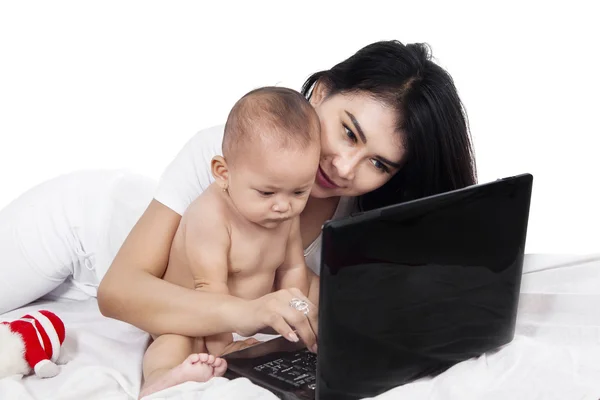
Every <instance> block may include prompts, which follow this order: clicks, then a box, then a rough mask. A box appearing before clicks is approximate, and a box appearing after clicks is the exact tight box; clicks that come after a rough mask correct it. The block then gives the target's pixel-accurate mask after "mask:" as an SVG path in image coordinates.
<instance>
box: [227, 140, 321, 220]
mask: <svg viewBox="0 0 600 400" xmlns="http://www.w3.org/2000/svg"><path fill="white" fill-rule="evenodd" d="M319 152H320V148H319V146H318V143H315V144H314V145H311V146H310V147H308V148H305V149H302V150H296V149H294V150H289V151H286V150H278V151H272V150H267V149H264V150H262V151H261V150H260V149H258V150H257V149H252V151H250V149H248V151H247V153H246V154H244V155H239V158H236V160H235V165H232V166H230V171H229V189H228V191H229V195H230V197H231V200H232V201H233V203H234V205H235V207H236V208H237V209H238V211H239V212H240V214H242V216H244V217H245V218H246V219H248V220H249V221H251V222H254V223H256V224H258V225H261V226H263V227H265V228H275V227H277V226H278V225H279V224H280V223H281V222H283V221H286V220H289V219H291V218H294V217H296V216H298V215H299V214H300V213H301V212H302V210H304V207H305V206H306V202H307V200H308V196H309V194H310V191H311V189H312V186H313V184H314V181H315V176H316V173H317V168H318V167H319Z"/></svg>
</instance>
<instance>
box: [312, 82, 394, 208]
mask: <svg viewBox="0 0 600 400" xmlns="http://www.w3.org/2000/svg"><path fill="white" fill-rule="evenodd" d="M310 102H311V104H312V105H313V106H314V107H315V110H316V111H317V114H318V116H319V119H320V121H321V159H320V163H319V169H318V171H317V177H316V180H315V185H314V186H313V190H312V192H311V196H313V197H316V198H326V197H337V196H360V195H363V194H365V193H368V192H371V191H373V190H375V189H377V188H379V187H381V186H383V185H384V184H385V183H386V182H387V181H388V180H390V179H391V178H392V176H393V175H394V174H395V173H396V172H398V170H399V168H400V163H401V161H402V158H403V156H404V153H405V151H404V148H403V146H402V143H401V137H400V134H399V133H398V132H397V131H396V129H395V126H396V123H397V117H396V113H395V112H394V111H393V110H392V109H391V108H389V107H387V106H385V105H384V104H382V103H381V102H379V101H377V100H374V99H372V98H371V97H370V96H369V95H367V94H363V93H353V94H336V95H333V96H330V97H326V96H325V92H324V87H323V85H320V84H317V86H316V87H315V89H314V90H313V94H312V96H311V100H310Z"/></svg>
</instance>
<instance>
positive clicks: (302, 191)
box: [294, 190, 306, 196]
mask: <svg viewBox="0 0 600 400" xmlns="http://www.w3.org/2000/svg"><path fill="white" fill-rule="evenodd" d="M304 193H306V190H296V191H295V192H294V194H295V195H296V196H302V195H303V194H304Z"/></svg>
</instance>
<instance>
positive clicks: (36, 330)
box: [3, 310, 65, 373]
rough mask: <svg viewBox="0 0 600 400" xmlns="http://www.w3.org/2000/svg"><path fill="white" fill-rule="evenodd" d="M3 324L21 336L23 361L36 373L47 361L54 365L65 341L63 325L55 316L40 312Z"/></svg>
mask: <svg viewBox="0 0 600 400" xmlns="http://www.w3.org/2000/svg"><path fill="white" fill-rule="evenodd" d="M3 324H6V325H8V326H9V328H10V330H11V331H12V332H13V333H16V334H18V335H19V336H21V338H22V340H23V344H24V345H25V354H24V355H25V360H26V361H27V363H28V364H29V366H30V367H31V368H32V369H33V370H35V371H36V373H37V372H38V369H39V367H41V366H42V365H43V364H46V363H48V362H49V361H52V362H53V363H56V361H57V360H58V356H59V355H60V347H61V345H62V344H63V342H64V341H65V325H64V324H63V322H62V320H61V319H60V318H59V317H58V316H57V315H56V314H54V313H52V312H50V311H47V310H41V311H36V312H32V313H29V314H27V315H24V316H23V317H21V318H19V319H18V320H16V321H12V322H9V323H3Z"/></svg>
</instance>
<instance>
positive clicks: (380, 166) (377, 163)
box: [371, 159, 388, 172]
mask: <svg viewBox="0 0 600 400" xmlns="http://www.w3.org/2000/svg"><path fill="white" fill-rule="evenodd" d="M371 162H372V163H373V165H374V166H375V168H377V169H378V170H380V171H382V172H388V167H387V166H386V165H385V164H384V163H382V162H381V161H379V160H375V159H372V160H371Z"/></svg>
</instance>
